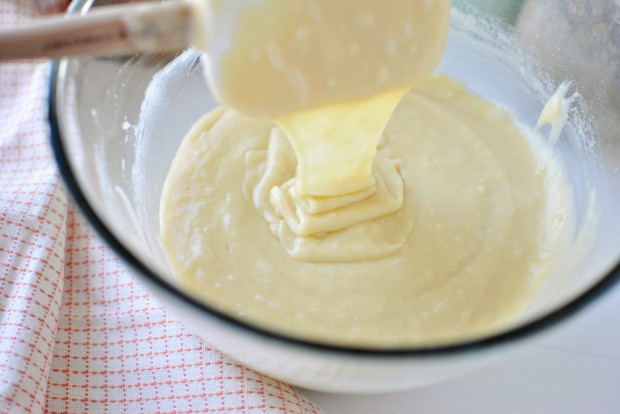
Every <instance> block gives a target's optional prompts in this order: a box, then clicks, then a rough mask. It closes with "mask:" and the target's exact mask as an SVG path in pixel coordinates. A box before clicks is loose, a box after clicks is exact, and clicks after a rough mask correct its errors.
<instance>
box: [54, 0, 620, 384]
mask: <svg viewBox="0 0 620 414" xmlns="http://www.w3.org/2000/svg"><path fill="white" fill-rule="evenodd" d="M412 1H413V0H412ZM104 3H111V2H110V1H97V0H94V1H89V0H77V1H75V2H74V4H73V6H72V9H71V11H72V12H87V11H88V10H89V9H90V8H92V7H97V6H100V5H102V4H104ZM586 3H587V5H586ZM619 16H620V6H618V4H617V2H614V1H612V0H591V1H589V2H583V1H581V0H564V1H546V0H527V1H517V0H512V1H495V2H486V1H470V2H466V1H455V6H454V13H453V22H452V27H451V32H450V38H449V43H448V47H447V51H446V55H445V57H444V59H443V61H442V62H441V64H440V66H439V68H438V72H441V73H446V74H449V75H451V76H454V77H456V78H459V79H461V80H463V81H464V82H465V83H466V84H467V85H468V87H469V88H471V89H472V90H474V91H475V92H477V93H478V94H480V95H482V96H484V97H486V98H488V99H490V100H493V101H495V102H497V103H498V104H500V105H503V106H505V107H508V108H510V109H511V110H512V111H513V112H514V113H515V115H516V116H517V118H518V119H519V120H520V121H521V122H523V123H525V124H529V125H533V124H535V123H536V119H537V117H538V114H539V113H540V111H541V109H542V107H543V106H544V104H545V102H546V100H547V99H548V98H549V97H550V96H551V95H552V93H553V92H554V90H555V88H556V87H557V86H558V85H560V84H561V83H562V82H564V81H568V82H569V91H570V92H569V93H571V94H572V93H576V95H574V100H573V104H572V109H571V111H570V121H569V123H568V125H567V126H566V128H565V129H564V132H563V134H562V135H561V137H560V139H559V141H558V143H557V144H556V146H555V150H556V151H557V152H558V153H560V154H561V156H562V158H563V160H564V162H565V164H566V167H567V170H568V173H569V176H570V180H571V183H572V186H573V191H574V199H575V200H574V203H575V211H576V216H577V220H576V223H575V229H574V237H573V239H572V240H571V246H569V248H568V250H567V254H566V255H565V257H564V258H563V260H562V261H561V263H560V265H559V266H558V268H557V269H555V271H554V272H552V274H551V275H550V276H549V277H548V278H547V279H546V281H545V282H544V284H543V285H542V287H541V289H540V291H539V293H538V295H537V296H536V297H535V298H534V299H533V300H532V303H531V304H530V305H529V306H528V307H527V308H526V309H525V311H524V312H523V314H521V315H520V316H519V317H518V318H517V319H516V320H515V321H514V323H513V324H511V325H510V326H508V327H506V329H504V330H503V331H501V332H497V333H495V334H493V335H490V336H488V337H484V338H478V339H475V340H470V341H467V342H462V343H453V344H448V345H442V346H439V347H437V346H435V347H418V348H411V349H409V348H388V349H386V348H383V349H368V348H352V347H342V346H334V345H330V344H325V343H317V342H312V341H308V340H304V339H300V338H293V337H289V336H286V335H284V334H282V333H279V332H275V331H273V330H269V329H266V328H264V327H260V326H256V325H252V324H251V323H248V322H247V321H244V320H242V319H239V318H237V317H235V316H233V315H228V314H224V313H222V312H220V311H218V310H217V309H216V308H215V307H214V306H211V305H209V304H208V303H204V302H201V301H199V300H197V299H196V298H195V297H194V296H192V294H191V292H187V291H185V290H184V289H183V288H182V287H181V286H180V285H179V284H178V283H177V282H176V280H175V279H174V277H173V276H172V275H171V272H170V271H169V269H168V266H167V263H166V259H165V255H164V252H163V250H162V247H161V245H160V240H159V227H158V224H159V197H160V194H161V189H162V184H163V182H164V179H165V177H166V173H167V170H168V167H169V165H170V163H171V160H172V158H173V157H174V154H175V152H176V149H177V148H178V146H179V144H180V142H181V140H182V138H183V137H184V135H185V133H186V131H187V130H188V129H189V128H190V126H191V125H192V124H193V123H194V122H195V121H196V120H197V119H198V118H199V117H200V116H201V115H203V114H204V113H205V112H207V111H208V110H210V109H212V108H213V107H214V106H215V105H216V102H215V101H214V99H213V97H212V96H211V95H210V94H209V91H208V89H207V87H206V85H205V82H204V80H203V77H202V69H201V67H200V63H199V56H198V55H197V53H196V52H194V51H191V50H190V51H185V52H183V53H180V54H177V55H167V54H153V55H136V56H128V57H99V58H84V59H64V60H61V61H58V62H55V63H54V64H53V69H52V73H51V89H50V119H51V124H52V144H53V148H54V151H55V154H56V157H57V160H58V163H59V166H60V170H61V172H62V174H63V176H64V178H65V180H66V183H67V186H68V188H69V190H70V192H71V193H72V194H73V197H74V199H75V201H76V203H77V204H78V205H79V207H80V208H81V209H82V211H83V213H84V214H85V215H86V217H87V218H88V219H89V221H90V223H91V225H92V226H93V227H94V228H96V229H97V230H98V231H99V233H100V234H101V236H102V237H103V238H104V239H105V240H106V241H107V243H108V244H109V245H110V246H111V247H112V248H113V249H114V250H115V251H116V253H117V254H118V255H119V256H120V257H121V258H123V259H124V260H125V262H126V263H128V264H129V265H131V266H132V267H133V269H134V270H135V272H134V273H135V276H136V277H137V278H138V279H140V280H141V281H142V283H144V284H145V285H146V286H148V287H149V288H150V289H151V291H152V292H153V294H154V295H156V296H157V297H158V298H159V300H160V301H161V302H162V303H163V304H164V305H165V306H166V307H167V308H168V309H169V310H170V311H171V312H173V313H174V314H175V315H176V316H177V317H178V318H179V319H180V320H181V321H183V322H184V323H185V324H186V325H187V326H188V327H189V328H190V329H191V330H192V331H193V332H195V333H197V334H198V335H200V336H201V337H203V338H204V339H205V341H207V342H208V343H210V344H211V345H212V346H214V347H215V348H217V349H219V350H221V351H222V352H224V353H226V354H227V355H229V356H231V357H232V358H234V359H236V360H238V361H240V362H242V363H244V364H246V365H248V366H249V367H251V368H253V369H256V370H257V371H260V372H263V373H266V374H268V375H271V376H274V377H276V378H279V379H282V380H284V381H287V382H290V383H293V384H296V385H300V386H304V387H308V388H313V389H317V390H325V391H333V392H357V393H361V392H384V391H395V390H401V389H406V388H411V387H415V386H420V385H424V384H429V383H433V382H437V381H441V380H443V379H447V378H450V377H454V376H456V375H459V374H463V373H465V372H467V371H470V370H472V369H474V368H476V367H479V366H481V365H484V364H486V363H488V362H489V361H492V360H493V359H496V358H499V357H502V356H503V355H505V354H506V353H508V352H510V351H512V350H515V349H518V345H520V344H523V343H524V342H526V341H529V340H531V338H532V337H534V336H535V335H539V334H543V333H544V332H546V331H548V330H549V328H551V327H553V326H555V325H556V324H557V323H558V322H560V321H563V320H565V319H567V318H568V317H570V316H571V315H573V314H575V313H576V312H577V311H579V310H581V309H583V308H584V307H585V306H587V305H588V304H589V303H591V302H592V301H593V300H594V299H596V298H597V297H598V296H599V295H600V294H601V293H603V292H604V291H606V290H607V289H609V288H611V286H612V285H613V284H614V282H615V281H617V280H618V279H619V278H620V218H619V217H620V216H618V214H617V212H618V211H620V172H619V169H620V68H619V66H620V25H619V24H618V21H620V17H619ZM543 132H545V131H543Z"/></svg>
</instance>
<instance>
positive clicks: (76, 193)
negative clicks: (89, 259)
mask: <svg viewBox="0 0 620 414" xmlns="http://www.w3.org/2000/svg"><path fill="white" fill-rule="evenodd" d="M87 3H90V0H77V1H75V2H73V3H72V5H71V7H70V8H69V13H75V12H78V11H79V10H80V9H81V8H82V7H84V6H85V5H86V4H87ZM66 61H68V59H63V60H54V61H52V64H51V68H50V73H49V76H50V77H49V85H48V86H49V89H48V92H49V94H48V105H49V106H48V119H49V123H50V143H51V147H52V151H53V154H54V158H55V160H56V163H57V165H58V168H59V172H60V174H61V176H62V178H63V180H64V182H65V185H66V187H67V189H68V190H69V193H70V194H71V196H72V198H73V201H74V203H75V204H76V205H77V206H78V208H79V209H80V210H81V212H82V213H83V214H84V216H85V217H86V219H87V221H88V222H89V223H90V225H91V226H92V227H93V228H94V229H95V230H96V231H97V233H98V234H99V236H100V237H101V238H102V239H103V240H104V241H105V243H106V244H107V245H108V246H109V247H111V248H112V250H113V251H114V252H115V254H116V255H118V256H119V257H120V258H121V259H123V261H124V262H125V263H126V264H128V265H129V266H130V267H131V268H132V269H133V270H134V271H135V273H134V274H136V275H138V276H141V277H143V278H145V279H147V280H148V281H149V282H151V283H153V284H155V285H156V286H157V287H159V288H161V289H162V290H163V291H165V292H166V293H167V294H170V295H171V296H172V297H174V299H176V300H180V301H182V302H184V303H185V304H186V305H190V306H191V307H192V308H194V309H195V310H197V311H199V312H205V313H207V314H208V315H209V316H211V317H214V318H216V319H218V320H219V321H220V322H224V323H226V324H229V325H231V327H234V328H237V329H240V330H241V331H244V332H245V333H252V334H257V335H259V336H261V337H263V338H266V339H270V340H276V341H278V342H281V343H285V344H289V345H293V346H296V347H300V348H305V349H309V350H314V351H322V352H330V353H336V354H348V355H351V356H366V357H374V358H377V357H383V358H384V357H388V358H393V357H433V356H443V355H458V354H464V353H470V352H477V351H482V350H485V349H490V348H496V347H498V346H500V345H505V344H508V343H512V342H515V341H519V340H523V339H525V338H528V337H531V336H533V335H535V334H538V333H541V332H542V331H544V330H546V329H547V328H550V327H552V326H555V325H557V324H558V323H560V322H562V321H565V320H567V319H569V318H570V317H571V316H573V315H575V314H576V313H578V312H579V311H581V310H582V309H584V308H585V307H586V306H588V305H589V304H590V303H592V302H594V301H595V300H596V299H598V298H599V297H600V296H602V295H603V294H604V293H606V292H608V291H609V290H611V288H612V287H613V286H615V285H616V284H617V283H618V282H620V260H619V261H618V263H616V264H615V265H614V266H613V267H612V268H611V269H610V270H609V271H608V273H607V274H606V275H605V276H604V277H602V278H601V279H600V280H599V281H598V282H597V283H595V284H594V285H592V286H590V287H589V288H588V289H586V290H585V291H584V292H582V293H581V294H580V295H578V296H576V297H574V298H573V299H571V300H570V301H568V302H566V303H564V304H563V305H562V306H560V307H558V308H556V309H554V310H552V311H550V312H549V313H547V314H546V315H543V316H540V317H538V318H536V319H534V320H532V321H529V322H527V323H525V324H523V325H520V326H517V327H513V328H510V329H508V330H504V331H500V332H498V333H495V334H492V335H490V336H487V337H482V338H478V339H473V340H466V341H464V342H458V343H453V344H444V345H431V346H417V347H368V346H345V345H336V344H330V343H325V342H320V341H314V340H308V339H301V338H298V337H294V336H289V335H286V334H282V333H279V332H276V331H275V330H271V329H269V328H264V327H261V326H258V325H254V324H252V323H248V322H245V321H242V320H240V319H238V318H235V317H234V316H232V315H229V314H226V313H224V312H222V311H219V310H217V309H215V308H214V307H211V306H209V305H208V304H206V303H203V302H201V301H199V300H197V299H195V298H193V297H191V296H189V295H187V294H185V293H184V292H183V291H182V290H181V289H180V288H178V287H176V286H174V285H173V284H172V283H170V282H168V281H167V280H166V279H165V278H163V277H160V276H158V275H157V274H156V273H155V272H153V271H152V270H151V269H150V268H149V267H148V266H146V265H145V264H144V263H142V262H141V261H140V260H139V259H138V258H137V257H136V256H135V255H133V254H132V253H131V251H130V250H129V249H127V248H126V247H125V246H124V245H123V244H122V243H121V241H120V240H119V239H118V238H117V237H116V236H115V235H114V234H113V233H112V232H111V231H110V230H109V229H108V228H107V227H106V225H105V224H104V222H103V220H102V219H101V218H100V217H99V216H98V214H97V213H96V211H95V209H94V208H93V207H92V205H91V204H90V202H89V201H88V199H87V197H86V195H85V193H84V191H82V189H81V188H80V185H79V182H78V180H77V178H76V177H77V176H76V174H75V171H74V170H73V167H72V166H71V163H70V161H69V157H68V152H67V151H66V148H65V146H64V144H63V138H62V133H61V130H62V129H61V121H60V113H61V111H62V108H60V107H59V105H58V102H57V99H58V95H57V94H58V92H59V90H60V89H59V87H60V85H61V84H62V82H63V80H62V79H61V67H62V64H63V62H66Z"/></svg>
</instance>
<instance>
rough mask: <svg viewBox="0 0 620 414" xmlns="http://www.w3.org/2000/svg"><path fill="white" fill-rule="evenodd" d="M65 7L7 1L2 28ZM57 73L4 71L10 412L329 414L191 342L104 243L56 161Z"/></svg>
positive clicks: (2, 403)
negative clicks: (53, 85) (51, 95)
mask: <svg viewBox="0 0 620 414" xmlns="http://www.w3.org/2000/svg"><path fill="white" fill-rule="evenodd" d="M63 3H64V4H63ZM63 6H66V2H63V1H57V0H47V1H43V0H40V1H38V2H36V1H34V0H0V27H6V26H8V25H12V24H20V23H24V22H26V21H27V20H28V19H30V18H32V17H33V16H36V15H38V14H40V13H47V12H53V11H59V10H61V9H62V7H63ZM48 71H49V65H48V63H47V62H45V61H29V62H12V63H3V64H0V289H1V293H0V370H1V373H0V380H1V382H0V412H3V413H4V412H27V413H40V412H59V413H60V412H62V413H86V412H110V413H121V412H133V413H142V412H145V413H153V412H171V413H194V412H196V413H198V412H210V413H212V412H216V413H217V412H227V413H243V412H247V413H255V412H256V413H270V412H279V413H318V412H320V410H319V408H318V407H316V406H315V405H314V404H312V403H311V402H310V401H308V400H307V399H306V398H305V397H304V396H303V395H301V394H300V393H299V392H298V391H297V390H295V389H294V388H292V387H290V386H288V385H286V384H283V383H280V382H278V381H276V380H273V379H271V378H268V377H265V376H263V375H260V374H258V373H256V372H254V371H251V370H250V369H248V368H245V367H243V366H241V365H239V364H237V363H235V362H233V361H231V360H229V359H227V358H225V357H224V356H222V355H221V354H220V353H219V352H217V351H215V350H213V349H211V348H209V347H207V346H206V345H205V344H203V343H202V342H201V340H200V339H198V338H196V337H195V336H193V335H192V334H191V333H189V332H187V331H186V330H185V329H184V328H183V326H181V325H180V324H179V323H178V322H177V321H175V320H173V319H171V318H170V317H169V316H168V315H167V313H166V312H165V310H163V309H162V308H161V307H160V306H159V304H158V303H157V301H156V300H154V299H153V298H152V297H151V296H150V295H149V293H148V292H146V291H145V290H144V289H143V287H142V286H141V285H140V283H139V282H138V281H136V280H135V279H134V278H133V277H132V275H131V274H130V272H129V271H128V270H127V269H126V268H125V267H124V266H123V264H122V263H121V262H120V261H119V259H118V258H117V257H116V256H115V255H114V254H113V253H112V252H111V251H110V250H109V249H108V248H107V247H106V246H105V245H104V244H103V243H102V242H101V241H100V240H99V238H98V237H97V236H96V235H95V234H93V232H92V230H91V229H90V228H89V226H88V225H87V224H86V223H85V222H84V220H83V218H82V217H81V215H80V213H78V212H76V210H75V208H74V207H73V205H72V204H71V201H70V199H69V198H68V196H67V193H66V191H65V189H64V187H63V184H62V182H61V179H60V177H59V175H58V172H57V170H56V166H55V164H54V162H53V158H52V154H51V151H50V147H49V143H48V122H47V117H46V113H47V109H46V106H47V105H46V94H47V77H48Z"/></svg>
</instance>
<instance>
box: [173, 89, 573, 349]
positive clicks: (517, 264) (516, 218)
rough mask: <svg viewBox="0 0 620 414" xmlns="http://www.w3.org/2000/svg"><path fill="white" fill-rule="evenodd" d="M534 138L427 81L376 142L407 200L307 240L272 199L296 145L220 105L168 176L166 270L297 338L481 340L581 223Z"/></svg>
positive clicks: (516, 306) (496, 111)
mask: <svg viewBox="0 0 620 414" xmlns="http://www.w3.org/2000/svg"><path fill="white" fill-rule="evenodd" d="M536 138H537V137H536V136H528V134H526V133H524V131H522V130H521V129H520V128H519V127H518V126H517V125H516V123H515V122H514V120H513V118H512V116H511V115H510V114H509V113H508V112H507V111H505V110H503V109H500V108H497V107H495V106H494V105H493V104H491V103H489V102H486V101H484V100H483V99H481V98H479V97H477V96H475V95H474V94H472V93H470V92H468V91H467V90H466V89H465V88H464V87H463V86H462V85H460V84H459V83H457V82H454V81H452V80H449V79H446V78H438V77H436V78H431V79H428V80H427V81H424V82H422V83H420V84H418V85H417V86H416V87H415V88H414V89H413V90H412V91H411V92H409V93H408V94H407V95H406V96H405V98H404V100H403V101H402V102H401V104H400V105H399V106H398V108H397V109H396V111H395V112H394V115H393V116H392V118H391V120H390V122H389V123H388V125H387V127H386V129H385V131H384V133H383V135H382V139H381V143H380V145H379V149H378V153H379V154H380V155H379V156H378V158H380V159H381V160H380V161H379V162H381V163H386V164H388V167H387V168H392V167H393V168H394V171H395V174H397V175H398V177H399V178H402V181H403V183H404V187H403V192H402V195H401V197H402V207H400V208H399V209H397V210H396V211H394V212H391V213H386V214H385V215H384V216H382V217H378V218H374V219H370V220H362V221H361V222H360V223H353V224H351V225H350V226H348V227H345V228H343V229H338V230H335V231H329V229H327V230H325V231H323V232H322V233H324V234H318V235H317V234H312V235H308V236H297V235H295V234H294V233H293V231H292V230H291V229H290V228H289V226H288V225H287V223H286V220H285V219H284V218H283V216H282V215H283V212H282V211H280V209H277V208H276V207H275V206H274V204H272V203H271V202H270V201H267V200H269V199H270V193H272V192H273V189H274V188H281V190H280V191H286V189H287V187H288V186H287V182H289V181H290V180H291V179H294V176H295V168H296V160H295V156H294V152H293V151H292V149H291V147H290V144H289V143H288V141H287V140H286V138H285V136H284V135H283V133H282V132H281V130H279V129H278V128H277V127H275V126H274V125H273V124H272V123H270V122H268V121H261V120H257V119H255V118H250V117H246V116H243V115H240V114H238V113H236V112H234V111H232V110H229V109H225V108H219V109H217V110H215V111H214V112H212V113H210V114H208V115H206V116H205V117H204V118H203V119H202V120H201V121H199V122H198V123H197V124H196V126H195V127H194V128H193V130H192V131H191V132H190V133H189V134H188V136H187V138H186V139H185V140H184V142H183V144H182V146H181V148H180V149H179V152H178V154H177V156H176V158H175V160H174V162H173V165H172V167H171V170H170V174H169V176H168V179H167V181H166V186H165V188H164V195H163V197H162V210H161V211H162V237H163V241H164V246H165V248H166V251H167V253H168V258H169V262H170V265H171V267H172V269H173V270H174V271H175V273H176V274H177V275H178V277H179V278H180V279H181V281H182V282H183V283H184V284H185V285H186V286H187V287H188V289H189V291H191V292H195V293H197V294H198V295H199V296H200V297H202V298H204V300H205V301H207V302H208V303H211V304H215V305H216V306H217V307H219V308H221V309H223V310H225V311H227V312H230V313H231V314H235V315H238V316H240V317H245V318H247V319H249V320H251V321H253V322H256V323H259V324H262V325H264V326H266V327H269V328H271V329H274V330H278V331H280V332H286V333H289V334H292V335H296V336H299V337H304V338H311V339H315V340H322V341H326V342H331V343H341V344H356V345H368V346H370V345H373V346H401V345H402V346H409V345H419V344H437V343H446V342H450V341H454V340H457V339H459V340H460V339H465V338H472V337H476V336H479V335H483V334H485V333H488V332H491V331H493V330H496V329H499V328H501V327H502V326H504V325H505V324H507V323H508V322H509V321H510V320H511V319H512V318H513V317H514V316H515V315H516V314H517V313H518V311H519V310H520V309H521V308H522V307H524V306H525V304H526V303H527V301H528V299H529V298H530V297H531V296H532V295H533V293H534V292H535V290H536V288H537V286H538V284H539V283H540V281H541V280H542V278H543V277H544V275H545V272H546V270H547V268H548V267H549V266H552V265H553V263H554V261H555V260H556V259H557V257H556V255H557V252H558V250H559V248H560V246H561V244H562V243H563V240H564V238H563V236H564V234H563V232H564V230H565V228H566V227H567V221H568V220H569V219H570V217H569V214H568V212H567V211H565V206H568V205H570V203H569V202H568V201H569V199H568V197H569V194H568V190H567V188H568V187H567V185H566V182H565V177H564V175H563V174H562V169H561V164H560V163H559V161H558V160H555V159H554V158H553V155H552V152H551V151H550V150H547V149H546V148H545V147H544V145H542V144H537V143H536V142H535V141H534V140H535V139H536ZM390 179H394V181H396V182H397V181H398V178H394V177H388V178H387V180H390ZM388 184H389V183H388ZM244 190H245V191H244ZM276 191H277V190H276ZM369 197H371V196H369ZM396 198H397V197H396ZM336 211H338V210H336ZM345 214H346V213H345ZM319 215H320V213H319ZM347 224H349V223H347ZM392 246H396V248H395V249H394V251H393V252H392V251H391V250H390V249H391V248H392ZM377 249H378V250H379V251H380V252H381V254H379V256H383V257H379V258H377V257H376V256H377ZM387 250H390V252H387ZM384 253H387V255H385V254H384ZM364 255H367V257H368V259H369V260H363V259H362V258H361V257H363V256H364ZM370 259H373V260H370Z"/></svg>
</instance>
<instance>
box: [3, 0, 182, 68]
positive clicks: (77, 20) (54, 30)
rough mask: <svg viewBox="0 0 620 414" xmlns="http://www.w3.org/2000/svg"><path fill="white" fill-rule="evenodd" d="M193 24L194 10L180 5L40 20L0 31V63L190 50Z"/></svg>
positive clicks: (131, 6)
mask: <svg viewBox="0 0 620 414" xmlns="http://www.w3.org/2000/svg"><path fill="white" fill-rule="evenodd" d="M191 24H192V6H191V3H189V2H184V1H180V2H170V3H155V2H153V3H132V4H125V5H118V6H104V7H100V8H95V9H93V11H91V12H89V13H87V14H84V15H62V16H51V17H44V18H41V19H39V20H34V21H33V22H31V23H28V24H25V25H23V26H16V27H14V28H9V29H0V60H9V59H28V58H37V57H52V58H56V57H61V56H93V55H112V54H113V55H120V54H130V53H135V52H163V51H172V50H181V49H183V48H185V47H187V46H188V44H189V38H190V30H191Z"/></svg>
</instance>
